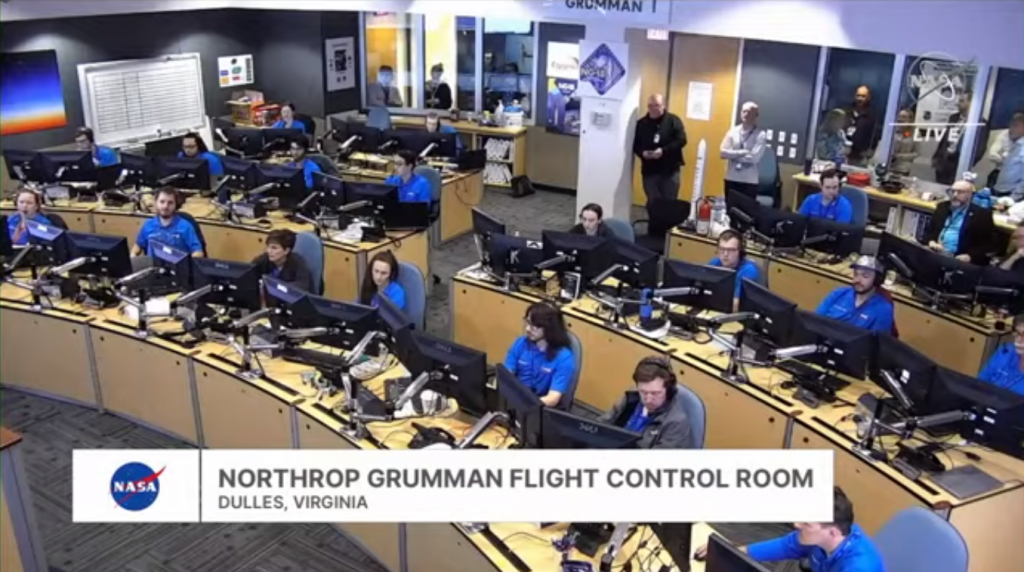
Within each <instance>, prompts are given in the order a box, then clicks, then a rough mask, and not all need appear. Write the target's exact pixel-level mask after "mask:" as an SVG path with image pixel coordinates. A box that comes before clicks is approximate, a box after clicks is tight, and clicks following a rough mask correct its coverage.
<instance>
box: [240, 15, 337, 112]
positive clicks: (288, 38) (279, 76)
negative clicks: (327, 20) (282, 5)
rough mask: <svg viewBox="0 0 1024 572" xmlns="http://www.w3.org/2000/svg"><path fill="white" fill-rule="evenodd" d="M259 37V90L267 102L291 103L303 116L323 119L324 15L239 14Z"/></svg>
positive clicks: (256, 38) (256, 45)
mask: <svg viewBox="0 0 1024 572" xmlns="http://www.w3.org/2000/svg"><path fill="white" fill-rule="evenodd" d="M236 12H237V13H239V14H241V18H242V21H245V22H247V23H248V25H249V27H250V29H251V30H253V32H254V33H255V36H254V37H253V38H252V40H251V41H250V45H251V46H253V47H252V48H251V49H252V51H253V62H254V63H255V66H256V84H255V88H256V89H259V90H261V91H262V92H263V96H264V98H265V99H266V101H274V102H284V101H291V102H292V103H294V104H295V107H296V110H297V111H298V112H299V113H305V114H306V115H312V116H313V117H323V111H324V71H323V67H324V63H323V56H324V43H323V40H322V38H321V37H320V12H312V11H310V12H307V11H262V10H256V11H248V10H238V11H236Z"/></svg>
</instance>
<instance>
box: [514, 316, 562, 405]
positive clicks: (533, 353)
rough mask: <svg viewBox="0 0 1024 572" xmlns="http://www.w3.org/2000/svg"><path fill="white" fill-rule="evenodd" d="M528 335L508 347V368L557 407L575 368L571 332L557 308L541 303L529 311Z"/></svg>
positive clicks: (546, 402) (543, 399) (527, 320)
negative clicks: (570, 339)
mask: <svg viewBox="0 0 1024 572" xmlns="http://www.w3.org/2000/svg"><path fill="white" fill-rule="evenodd" d="M525 321H526V335H525V336H520V337H519V339H517V340H516V341H515V342H514V343H513V344H512V347H511V348H510V349H509V350H508V355H507V356H506V357H505V367H507V368H508V370H509V371H510V372H512V373H513V374H515V376H516V377H518V378H519V381H521V382H522V383H523V384H524V385H526V386H527V387H529V388H530V389H532V390H533V392H534V393H535V394H537V396H538V397H540V400H541V402H543V403H544V405H547V406H548V407H556V406H557V405H558V402H559V401H561V399H562V396H563V395H565V393H566V392H567V391H569V389H570V387H569V386H570V385H571V384H572V376H573V374H574V370H575V367H576V366H575V363H574V361H573V355H572V349H570V345H569V333H568V332H567V331H566V329H565V322H564V321H563V320H562V314H561V312H559V311H558V309H557V308H555V307H553V306H550V305H548V304H544V303H542V302H537V303H535V304H533V305H531V306H530V307H529V308H527V310H526V319H525Z"/></svg>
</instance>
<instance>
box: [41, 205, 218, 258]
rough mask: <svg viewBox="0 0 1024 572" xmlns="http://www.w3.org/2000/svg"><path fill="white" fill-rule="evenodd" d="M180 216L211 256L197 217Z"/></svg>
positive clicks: (204, 253)
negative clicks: (194, 231)
mask: <svg viewBox="0 0 1024 572" xmlns="http://www.w3.org/2000/svg"><path fill="white" fill-rule="evenodd" d="M178 216H180V217H181V218H183V219H185V220H187V221H188V222H190V223H192V227H193V228H195V229H196V236H198V237H199V245H200V246H202V247H203V255H204V256H209V254H210V253H209V252H207V251H206V237H205V236H203V227H202V225H200V224H199V221H197V220H196V217H194V216H192V215H190V214H188V213H183V212H181V211H178ZM55 224H56V223H55Z"/></svg>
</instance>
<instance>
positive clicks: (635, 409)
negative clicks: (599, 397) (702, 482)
mask: <svg viewBox="0 0 1024 572" xmlns="http://www.w3.org/2000/svg"><path fill="white" fill-rule="evenodd" d="M633 381H634V383H636V391H627V392H626V394H625V395H623V396H622V399H620V400H619V402H618V403H616V404H615V405H614V406H613V407H612V408H611V410H610V411H608V412H607V413H605V414H604V415H602V416H601V418H600V420H601V422H602V423H610V424H612V425H615V426H616V427H622V428H623V429H626V430H628V431H633V432H635V433H639V434H640V435H641V437H640V441H639V442H637V446H638V447H639V448H641V449H693V448H695V447H697V445H698V444H697V443H696V442H695V441H696V439H695V438H694V435H693V428H692V427H690V419H689V417H687V416H686V410H685V409H684V408H683V402H682V398H681V397H679V387H678V386H677V385H676V376H675V374H674V373H673V372H672V364H671V362H669V360H668V359H666V358H663V357H660V356H652V357H647V358H644V359H642V360H640V363H638V364H637V366H636V370H635V371H634V372H633Z"/></svg>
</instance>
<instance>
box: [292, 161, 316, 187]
mask: <svg viewBox="0 0 1024 572" xmlns="http://www.w3.org/2000/svg"><path fill="white" fill-rule="evenodd" d="M287 166H289V167H291V168H293V169H297V168H298V167H299V165H298V164H297V163H295V162H294V161H293V162H291V163H288V165H287ZM321 172H323V169H321V168H320V165H317V164H316V163H314V162H313V161H310V160H309V159H304V160H303V161H302V174H303V176H304V177H305V178H306V188H307V189H312V188H313V173H321Z"/></svg>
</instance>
